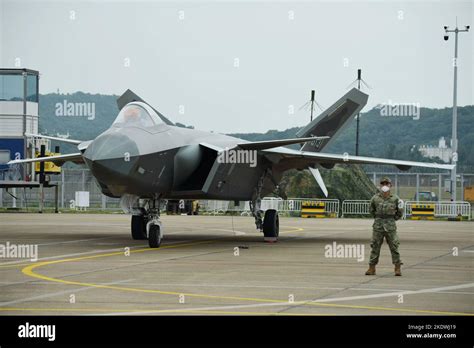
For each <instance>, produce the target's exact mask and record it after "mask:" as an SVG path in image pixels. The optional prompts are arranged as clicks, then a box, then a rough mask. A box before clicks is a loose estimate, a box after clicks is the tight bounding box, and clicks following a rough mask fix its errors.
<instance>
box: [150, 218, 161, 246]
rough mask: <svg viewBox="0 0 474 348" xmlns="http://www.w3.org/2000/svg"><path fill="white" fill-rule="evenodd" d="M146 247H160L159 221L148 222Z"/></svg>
mask: <svg viewBox="0 0 474 348" xmlns="http://www.w3.org/2000/svg"><path fill="white" fill-rule="evenodd" d="M147 230H148V245H149V246H150V248H159V247H160V245H161V239H162V237H163V234H162V226H161V222H160V221H150V222H148V224H147Z"/></svg>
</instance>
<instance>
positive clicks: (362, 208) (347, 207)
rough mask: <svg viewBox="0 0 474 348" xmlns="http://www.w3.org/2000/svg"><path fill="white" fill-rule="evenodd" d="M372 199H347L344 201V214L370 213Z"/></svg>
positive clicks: (343, 215)
mask: <svg viewBox="0 0 474 348" xmlns="http://www.w3.org/2000/svg"><path fill="white" fill-rule="evenodd" d="M369 208H370V201H366V200H345V201H344V202H342V216H341V217H345V216H347V215H369V214H370V213H369Z"/></svg>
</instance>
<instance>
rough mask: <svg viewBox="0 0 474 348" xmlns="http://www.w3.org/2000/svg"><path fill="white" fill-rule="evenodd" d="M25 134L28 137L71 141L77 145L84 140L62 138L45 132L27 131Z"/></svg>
mask: <svg viewBox="0 0 474 348" xmlns="http://www.w3.org/2000/svg"><path fill="white" fill-rule="evenodd" d="M25 135H26V136H27V137H32V138H43V139H50V140H56V141H62V142H63V143H69V144H75V145H79V144H80V143H82V142H83V141H82V140H74V139H68V138H60V137H51V136H49V135H43V134H33V133H25Z"/></svg>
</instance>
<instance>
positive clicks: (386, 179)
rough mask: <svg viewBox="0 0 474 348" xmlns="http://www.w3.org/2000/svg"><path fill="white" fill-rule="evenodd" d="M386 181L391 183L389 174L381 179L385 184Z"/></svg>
mask: <svg viewBox="0 0 474 348" xmlns="http://www.w3.org/2000/svg"><path fill="white" fill-rule="evenodd" d="M384 182H386V183H389V184H391V183H392V180H390V178H389V177H388V176H384V177H383V178H382V179H380V183H381V184H383V183H384Z"/></svg>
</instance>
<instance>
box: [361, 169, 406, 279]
mask: <svg viewBox="0 0 474 348" xmlns="http://www.w3.org/2000/svg"><path fill="white" fill-rule="evenodd" d="M380 185H381V187H380V192H378V193H376V194H375V195H374V196H373V197H372V199H371V200H370V214H371V215H372V216H373V217H374V218H375V221H374V224H373V226H372V227H373V234H372V241H371V243H370V246H371V248H372V251H371V253H370V260H369V269H368V270H367V272H365V274H366V275H375V265H376V264H377V263H378V261H379V256H380V248H381V247H382V243H383V239H384V238H385V239H386V241H387V244H388V247H389V248H390V252H391V253H392V263H393V264H394V265H395V275H396V276H401V275H402V272H401V265H402V262H401V260H400V254H399V252H398V246H399V245H400V240H399V239H398V235H397V225H396V223H395V221H396V220H398V219H400V218H401V217H402V216H403V201H402V200H401V199H400V198H398V196H397V195H395V194H392V193H390V188H391V187H392V181H391V180H390V179H389V178H387V177H384V178H382V180H381V181H380Z"/></svg>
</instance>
